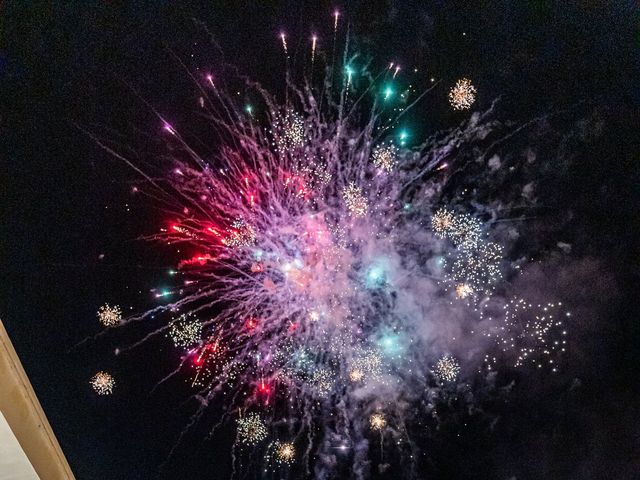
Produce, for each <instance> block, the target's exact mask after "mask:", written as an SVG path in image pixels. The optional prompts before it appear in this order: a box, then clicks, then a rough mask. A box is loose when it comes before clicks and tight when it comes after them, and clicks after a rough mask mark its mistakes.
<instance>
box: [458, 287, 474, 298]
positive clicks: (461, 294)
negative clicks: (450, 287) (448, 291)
mask: <svg viewBox="0 0 640 480" xmlns="http://www.w3.org/2000/svg"><path fill="white" fill-rule="evenodd" d="M470 295H473V288H472V287H471V286H470V285H467V284H466V283H459V284H458V285H456V297H458V298H460V299H465V298H467V297H469V296H470Z"/></svg>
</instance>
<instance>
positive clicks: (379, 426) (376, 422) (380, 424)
mask: <svg viewBox="0 0 640 480" xmlns="http://www.w3.org/2000/svg"><path fill="white" fill-rule="evenodd" d="M369 426H370V427H371V430H377V431H382V430H383V429H384V427H386V426H387V419H386V418H385V417H384V414H383V413H382V412H376V413H374V414H372V415H371V416H370V417H369Z"/></svg>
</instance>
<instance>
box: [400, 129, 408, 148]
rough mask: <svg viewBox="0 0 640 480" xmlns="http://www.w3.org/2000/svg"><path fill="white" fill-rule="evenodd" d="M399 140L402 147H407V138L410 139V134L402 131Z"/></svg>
mask: <svg viewBox="0 0 640 480" xmlns="http://www.w3.org/2000/svg"><path fill="white" fill-rule="evenodd" d="M398 138H399V139H400V145H402V146H405V145H406V143H407V138H409V133H408V132H407V131H406V130H400V132H399V133H398Z"/></svg>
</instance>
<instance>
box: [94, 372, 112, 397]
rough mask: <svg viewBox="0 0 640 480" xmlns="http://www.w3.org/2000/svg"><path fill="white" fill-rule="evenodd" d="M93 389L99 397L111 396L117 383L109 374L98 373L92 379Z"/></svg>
mask: <svg viewBox="0 0 640 480" xmlns="http://www.w3.org/2000/svg"><path fill="white" fill-rule="evenodd" d="M89 383H91V387H93V390H94V391H95V392H96V393H97V394H98V395H111V394H112V393H113V387H115V385H116V381H115V380H114V379H113V377H112V376H111V375H110V374H108V373H107V372H98V373H96V374H95V375H94V376H93V377H91V381H90V382H89Z"/></svg>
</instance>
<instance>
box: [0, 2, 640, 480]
mask: <svg viewBox="0 0 640 480" xmlns="http://www.w3.org/2000/svg"><path fill="white" fill-rule="evenodd" d="M336 6H337V7H339V8H340V10H341V12H342V17H341V20H340V21H341V32H342V38H344V32H345V25H346V24H345V23H344V22H345V21H346V22H349V24H350V29H351V31H352V34H353V41H354V44H355V45H357V48H358V49H359V50H360V51H362V52H364V53H365V54H367V55H369V56H370V58H372V59H373V64H372V67H378V68H381V67H383V66H384V65H385V62H388V61H396V62H398V63H400V64H401V65H402V66H403V67H404V66H406V69H407V70H408V71H409V72H410V70H412V69H413V68H414V67H415V68H418V73H417V74H410V73H408V74H407V76H406V77H405V78H409V76H410V75H413V76H412V77H411V78H413V79H415V80H413V81H414V82H415V84H416V85H417V87H418V88H425V87H428V86H429V85H430V82H429V78H430V77H435V78H436V79H438V80H440V79H441V80H442V82H441V83H440V84H438V86H437V87H436V89H435V90H434V91H433V93H432V94H430V95H428V96H427V98H426V99H425V100H424V101H423V102H422V103H420V104H419V106H418V107H417V108H416V110H415V111H414V112H413V113H412V117H413V120H414V122H415V124H414V125H413V127H412V128H413V131H412V135H415V136H416V137H419V136H425V135H429V134H431V133H433V132H434V131H435V130H437V129H441V128H448V127H452V126H455V125H457V124H458V123H459V122H460V120H461V119H462V118H464V117H463V116H461V114H457V113H454V112H452V111H451V110H450V108H449V107H448V104H447V101H446V92H447V89H448V88H449V86H450V85H451V84H453V83H454V82H455V80H456V79H457V78H460V77H461V76H468V77H470V78H472V79H473V80H474V83H475V84H476V86H477V87H478V91H479V92H480V95H479V100H478V104H477V105H476V106H475V107H476V108H477V109H478V110H480V109H483V108H486V107H488V106H489V104H490V103H491V101H492V100H493V99H494V98H496V97H498V96H502V98H503V109H504V110H503V113H502V115H504V117H505V118H509V119H512V120H517V119H528V118H532V117H534V116H536V115H539V114H540V113H544V112H547V111H550V110H553V109H559V108H563V107H565V106H575V105H584V107H583V108H584V109H585V110H589V109H593V108H598V109H600V111H602V112H606V113H605V114H603V117H604V118H605V125H606V127H605V134H604V135H603V136H602V138H601V142H600V144H599V145H598V146H597V148H596V149H595V150H594V151H593V152H590V154H588V155H585V158H584V163H583V165H580V168H576V169H575V170H573V171H572V172H570V177H568V178H567V179H566V180H565V181H564V183H560V184H559V185H560V186H561V187H562V192H561V193H560V194H558V195H557V196H556V197H555V198H556V202H557V203H556V205H555V207H556V208H559V206H561V205H566V207H567V208H571V209H572V211H573V212H574V214H575V220H574V222H573V225H574V226H575V228H576V231H575V232H573V237H574V239H575V241H576V245H575V248H576V249H577V252H578V253H581V254H585V255H591V256H595V257H596V258H599V259H600V260H601V262H602V263H603V264H604V265H606V270H607V271H609V272H611V273H612V275H614V276H615V278H616V282H615V285H616V292H615V295H613V296H612V300H611V303H610V304H609V305H608V306H607V310H606V315H600V316H599V317H598V318H599V320H598V321H599V322H602V325H601V327H602V328H600V329H599V331H601V332H603V333H602V334H601V335H598V336H597V338H593V339H591V340H592V344H591V345H590V346H589V348H585V350H586V351H588V352H589V358H587V359H586V360H585V362H584V364H583V365H582V366H581V367H580V369H579V370H580V372H579V374H580V375H579V376H580V385H581V387H580V388H579V389H578V392H577V393H576V392H574V391H573V390H571V392H573V393H569V392H570V390H569V389H568V388H565V387H558V388H551V389H550V390H549V392H550V393H549V394H548V395H547V396H540V397H538V398H535V400H534V401H532V399H531V398H529V396H528V395H527V392H526V388H521V389H520V390H518V389H516V391H515V392H514V394H513V396H512V398H511V403H510V404H509V405H507V406H502V407H500V409H501V410H500V411H501V414H502V415H503V418H504V419H505V421H504V422H503V423H501V424H500V425H506V427H505V426H503V427H500V426H499V427H498V428H497V429H496V430H495V431H493V432H492V433H487V432H482V433H478V432H466V433H465V434H463V436H462V437H458V436H457V435H458V433H455V434H451V435H450V437H451V438H448V437H447V435H448V434H446V433H443V437H442V441H441V442H439V443H437V444H434V445H433V446H432V447H433V450H432V452H431V457H432V460H430V462H428V463H427V464H425V467H424V468H425V473H424V475H425V478H426V477H427V475H428V476H429V478H505V479H507V478H513V477H516V478H518V479H521V478H558V479H559V478H575V479H578V478H637V476H636V475H637V472H638V471H639V470H638V468H640V445H639V440H638V439H639V438H640V427H638V421H637V407H638V406H639V405H638V403H639V402H638V397H637V392H638V382H637V379H636V376H637V375H636V373H637V364H638V360H640V358H639V357H640V355H639V349H638V340H640V335H639V332H638V327H637V323H638V322H637V318H638V317H637V311H638V310H637V296H636V295H634V289H635V285H636V284H637V280H638V277H637V266H638V258H640V257H639V254H640V252H639V251H638V241H637V238H638V233H640V232H639V229H638V220H637V218H638V206H639V205H640V203H639V202H638V196H639V189H640V187H639V185H640V176H639V175H638V173H639V172H638V160H639V159H638V153H637V152H638V129H639V126H640V123H638V115H637V112H638V107H639V103H640V90H639V89H638V87H637V85H638V73H639V72H638V66H639V63H638V55H637V52H638V47H639V45H638V32H637V25H638V15H637V7H636V5H635V2H632V1H628V2H594V1H583V2H580V1H562V2H549V1H536V2H533V1H532V2H524V1H495V2H488V1H487V2H484V1H482V2H469V1H460V2H458V1H450V2H445V1H432V2H420V1H413V2H412V1H396V2H368V1H367V2H349V3H348V4H346V5H344V4H340V5H336V4H333V3H331V2H294V1H291V2H247V1H238V2H215V1H214V2H163V1H147V2H144V1H138V2H117V1H111V2H84V1H77V2H60V3H58V2H35V1H34V2H6V3H4V4H3V6H2V7H1V8H2V10H1V12H2V32H3V33H2V35H3V38H2V45H1V51H0V54H1V57H0V69H1V70H0V81H1V87H2V92H1V95H2V111H1V112H0V115H1V117H0V138H1V139H2V141H1V143H2V150H3V155H2V165H1V171H0V175H1V188H2V203H1V206H2V230H1V232H2V234H1V235H2V239H1V240H2V244H1V247H2V248H1V250H0V255H1V256H0V259H1V263H2V269H3V272H2V275H1V277H0V278H1V280H0V285H1V287H0V293H1V297H0V315H1V317H2V320H3V322H4V323H5V325H6V328H7V329H8V331H9V334H10V335H11V337H12V340H13V342H14V344H15V347H16V350H17V351H18V354H19V355H20V357H21V359H22V361H23V364H24V367H25V369H26V371H27V373H28V374H29V377H30V379H31V381H32V384H33V386H34V388H35V390H36V393H37V394H38V396H39V398H40V401H41V403H42V405H43V407H44V409H45V411H46V413H47V415H48V417H49V420H50V422H51V424H52V426H53V429H54V431H55V432H56V434H57V436H58V438H59V440H60V443H61V445H62V448H63V450H64V452H65V454H66V455H67V458H68V460H69V462H70V464H71V467H72V469H73V470H74V472H75V474H76V476H77V478H79V479H133V478H157V477H162V478H176V479H182V478H185V479H186V478H227V476H228V472H229V471H230V464H231V459H230V456H229V448H230V444H231V438H232V432H231V431H229V430H228V429H227V428H226V427H225V428H223V429H222V430H221V431H220V432H219V434H218V435H217V436H216V437H214V438H213V439H211V440H209V439H206V440H205V439H204V437H205V434H206V432H207V426H208V425H210V424H211V421H212V419H213V418H214V417H215V414H216V412H215V411H212V412H211V414H210V415H211V418H209V419H204V421H203V422H202V424H203V426H202V427H196V429H195V431H192V432H191V433H190V434H189V435H187V436H186V437H185V439H184V441H183V442H182V443H181V444H180V446H179V447H178V448H177V449H176V451H175V452H174V454H173V456H172V457H171V459H169V460H168V461H167V457H168V455H169V451H170V449H171V447H172V446H173V444H174V443H175V441H176V439H177V436H178V435H179V432H180V431H181V429H182V427H183V426H184V425H185V424H186V422H187V420H188V415H189V413H190V412H191V411H192V409H191V408H190V407H192V405H189V404H188V403H187V404H183V401H184V400H185V399H186V398H187V396H188V391H189V390H188V388H187V387H186V386H185V385H184V382H183V381H182V380H177V381H175V382H170V383H169V384H168V385H166V386H163V387H160V388H158V389H156V390H154V391H153V392H152V393H151V391H152V389H153V386H154V385H155V383H156V382H157V381H158V380H159V379H160V378H162V377H163V376H164V375H165V374H166V373H168V372H169V371H170V370H171V368H172V365H173V364H174V363H175V360H176V357H175V355H176V354H175V352H173V351H171V350H170V349H168V348H167V347H166V342H162V341H154V342H151V343H150V345H147V346H145V347H143V348H141V349H138V350H134V351H133V352H128V353H123V354H121V355H120V356H114V355H113V352H114V349H115V348H117V347H119V346H122V345H126V344H127V341H126V339H127V338H132V337H131V336H132V335H135V334H136V333H141V332H142V331H146V330H144V329H142V330H137V328H134V329H133V330H134V331H133V332H132V331H128V332H123V333H116V334H113V335H109V336H105V337H101V338H99V339H97V340H90V341H88V342H87V343H85V344H83V345H82V346H80V347H75V345H76V344H77V343H78V342H80V341H81V340H83V339H84V338H85V337H87V336H91V335H94V334H95V333H97V332H98V331H99V325H98V323H97V321H96V320H95V312H96V309H97V307H98V306H99V305H101V304H102V303H104V302H105V301H108V302H111V303H118V304H120V305H123V306H124V307H126V308H129V307H131V308H133V309H134V310H135V311H139V310H141V309H143V308H146V307H148V306H150V305H153V304H154V303H155V300H154V299H153V298H152V294H151V293H150V289H152V288H156V287H162V286H163V285H170V284H171V282H172V280H171V278H169V277H168V275H167V271H168V269H169V268H171V266H173V264H174V261H175V257H174V255H173V252H169V251H163V250H162V249H156V248H150V247H149V245H147V244H145V243H144V242H140V241H137V240H136V238H137V237H138V236H140V235H142V234H146V233H149V232H153V231H155V230H156V229H157V226H158V224H159V223H160V222H161V220H162V217H161V216H160V215H159V214H158V212H157V211H155V210H153V209H151V208H150V207H149V206H148V205H147V203H146V202H144V201H141V200H139V199H138V198H137V197H136V196H135V195H132V194H131V187H132V186H133V185H135V181H136V177H135V175H134V174H133V172H132V171H131V170H129V169H128V168H127V167H125V166H124V165H123V164H121V163H119V162H118V161H116V160H115V159H113V158H112V157H110V156H108V155H107V154H106V153H105V152H103V151H101V150H100V149H99V148H98V147H97V146H96V145H95V143H94V142H92V141H91V140H90V139H89V138H88V137H87V136H86V135H85V134H83V133H82V132H81V131H80V130H79V129H78V128H77V126H79V127H81V128H83V129H86V130H91V131H93V132H99V133H100V134H101V135H103V136H104V137H107V138H110V139H116V140H117V141H118V142H119V143H120V144H121V145H122V146H127V145H132V146H133V147H135V148H136V149H139V148H140V147H141V146H143V147H144V146H145V145H147V146H148V147H149V149H150V151H153V150H154V149H156V148H158V143H157V140H155V137H157V133H158V130H159V126H158V120H157V118H155V117H154V116H153V114H152V112H151V111H150V109H149V108H148V107H147V106H145V103H144V101H147V102H149V103H150V104H151V105H153V107H155V108H156V109H157V110H158V111H160V112H162V114H163V115H166V116H167V118H169V119H171V121H175V122H178V123H179V122H180V120H181V118H182V117H183V116H184V115H185V114H187V113H188V112H191V111H192V110H193V105H194V98H195V93H194V92H195V89H194V88H193V84H192V83H191V81H190V79H189V78H188V77H187V75H186V73H185V71H184V70H183V69H182V67H181V66H180V64H179V61H181V62H184V64H185V65H186V66H187V67H188V68H189V69H191V70H192V71H193V70H194V69H195V68H198V67H200V68H202V69H203V70H202V71H204V69H211V70H212V71H214V72H215V69H216V64H217V63H218V62H220V61H221V59H222V56H221V53H220V50H221V51H222V52H224V58H225V59H226V61H228V62H229V63H233V64H236V65H238V66H239V69H240V71H242V72H243V73H247V74H249V75H251V76H252V77H253V78H257V79H259V80H260V81H262V82H263V83H264V84H265V85H266V86H267V87H270V88H274V89H278V88H281V85H282V78H283V68H284V66H283V60H282V51H281V45H280V43H279V39H278V37H277V35H278V33H279V32H280V30H284V31H286V32H287V34H288V42H289V48H290V49H291V51H292V52H293V62H294V66H295V65H297V66H298V67H300V66H301V63H302V62H303V58H304V56H305V55H307V54H308V45H309V37H310V34H311V32H317V33H318V34H319V36H320V41H319V42H320V43H319V50H324V51H325V52H329V51H330V39H331V34H332V27H333V18H332V16H331V13H332V11H333V9H334V7H336ZM194 18H195V19H197V20H198V21H200V22H202V23H203V24H204V25H206V27H207V29H208V30H209V32H210V33H211V35H212V36H213V37H214V38H215V39H216V42H217V43H218V44H219V47H220V50H218V48H217V47H214V46H213V45H212V44H211V43H210V42H209V41H208V38H207V35H206V34H205V33H203V29H202V28H198V27H197V26H196V25H195V24H194V22H193V19H194ZM463 33H464V35H463ZM174 54H175V57H174ZM192 55H193V56H192ZM176 59H178V60H179V61H178V60H176ZM135 92H138V93H139V96H138V95H137V94H136V93H135ZM143 100H144V101H143ZM162 173H163V172H157V174H158V175H161V174H162ZM100 255H104V257H103V258H100ZM578 287H579V286H577V287H576V288H578ZM151 323H152V322H151ZM98 369H105V370H108V371H110V372H112V373H113V374H114V375H115V377H116V379H117V380H118V386H117V388H116V391H115V394H114V395H113V396H111V397H106V398H103V397H97V396H95V395H94V394H93V392H92V391H91V389H90V388H89V386H88V383H87V381H88V378H89V377H90V376H91V375H92V374H93V373H94V372H95V371H96V370H98ZM570 373H575V372H570ZM568 378H569V380H567V384H569V383H570V377H568ZM634 409H635V412H636V413H635V414H634V413H633V412H634ZM200 430H201V431H200ZM388 478H393V477H388Z"/></svg>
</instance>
